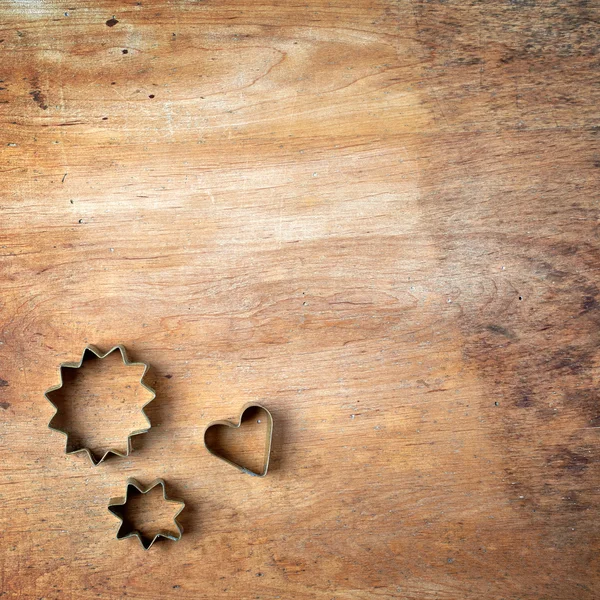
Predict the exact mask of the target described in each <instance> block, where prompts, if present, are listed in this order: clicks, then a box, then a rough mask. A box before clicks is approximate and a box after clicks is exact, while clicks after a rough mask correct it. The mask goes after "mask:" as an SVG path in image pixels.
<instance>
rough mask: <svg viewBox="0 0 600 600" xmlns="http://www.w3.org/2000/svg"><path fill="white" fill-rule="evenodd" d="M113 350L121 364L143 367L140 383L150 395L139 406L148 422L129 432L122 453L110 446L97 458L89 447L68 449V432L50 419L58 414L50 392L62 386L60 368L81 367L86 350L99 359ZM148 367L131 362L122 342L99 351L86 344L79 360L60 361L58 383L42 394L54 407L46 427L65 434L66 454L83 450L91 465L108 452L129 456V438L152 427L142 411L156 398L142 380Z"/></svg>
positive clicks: (153, 392) (101, 459) (97, 462)
mask: <svg viewBox="0 0 600 600" xmlns="http://www.w3.org/2000/svg"><path fill="white" fill-rule="evenodd" d="M115 350H118V351H119V352H120V353H121V358H122V359H123V364H124V365H125V366H127V367H144V372H143V373H142V376H141V377H140V385H141V386H142V387H143V388H144V389H145V390H147V391H148V392H150V394H151V396H152V397H151V398H150V399H149V400H148V401H147V402H146V403H145V404H144V405H143V406H142V408H141V411H142V414H143V415H144V418H145V419H146V422H147V423H148V427H146V428H145V429H138V430H136V431H134V432H133V433H130V434H129V435H128V436H127V450H126V451H125V452H124V453H123V452H121V451H120V450H115V449H112V448H111V449H109V450H107V451H106V452H105V453H104V454H103V455H102V457H101V458H99V459H98V458H96V456H94V454H93V453H92V451H91V450H90V449H89V448H76V449H75V450H69V449H68V448H69V434H68V432H66V431H63V430H62V429H59V428H58V427H53V426H52V421H54V418H55V417H56V415H57V414H58V412H59V408H58V406H56V404H54V402H52V400H51V399H50V394H52V392H55V391H56V390H59V389H60V388H62V386H63V377H62V370H63V369H79V368H80V367H81V365H83V361H84V360H85V359H86V354H87V353H88V352H89V353H91V354H93V355H94V356H96V357H97V358H99V359H103V358H106V357H107V356H108V355H109V354H112V353H113V352H114V351H115ZM149 368H150V366H149V365H148V364H146V363H140V362H131V361H130V360H129V358H128V357H127V351H126V350H125V347H124V346H123V345H122V344H118V345H117V346H114V347H113V348H111V349H110V350H109V351H108V352H101V351H100V350H98V348H96V346H92V345H89V346H86V347H85V349H84V350H83V354H82V355H81V359H80V360H79V362H66V363H61V364H60V365H59V367H58V373H59V377H60V383H59V384H58V385H55V386H53V387H51V388H49V389H47V390H46V391H45V393H44V396H45V397H46V400H48V402H50V404H52V406H53V407H54V408H55V409H56V412H55V413H54V415H52V418H51V419H50V422H49V423H48V427H49V428H50V429H52V431H58V432H59V433H62V434H63V435H65V436H66V437H67V440H66V442H65V453H66V454H77V453H79V452H85V453H86V454H87V455H88V456H89V458H90V460H91V461H92V464H93V465H99V464H100V463H101V462H102V461H103V460H104V459H105V458H106V457H107V456H108V455H109V454H115V455H117V456H129V453H130V452H131V438H132V437H133V436H134V435H140V434H142V433H146V432H148V431H149V430H150V428H151V427H152V423H150V419H149V418H148V415H147V414H146V413H145V412H144V408H145V407H146V406H148V404H150V402H152V400H154V398H156V392H155V391H154V390H153V389H152V388H151V387H150V386H148V385H146V384H145V383H144V381H143V379H144V376H145V375H146V373H147V372H148V369H149Z"/></svg>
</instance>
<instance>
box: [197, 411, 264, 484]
mask: <svg viewBox="0 0 600 600" xmlns="http://www.w3.org/2000/svg"><path fill="white" fill-rule="evenodd" d="M251 408H258V409H260V410H262V411H264V413H265V414H266V415H267V439H266V445H265V456H264V460H263V468H262V470H261V471H260V472H258V473H257V472H256V471H252V470H251V469H248V468H247V467H244V466H243V465H240V464H239V463H236V462H234V461H233V460H230V459H228V458H226V457H225V456H222V455H221V454H218V453H217V452H214V451H213V450H212V449H211V448H210V446H209V445H208V444H207V442H206V434H207V432H208V430H209V429H210V428H211V427H213V426H215V425H225V426H226V427H232V428H233V429H238V428H239V427H241V425H242V422H243V420H244V414H245V413H246V411H247V410H249V409H251ZM203 440H204V447H205V448H206V449H207V450H208V452H209V453H210V454H212V455H213V456H216V457H217V458H219V459H221V460H222V461H224V462H226V463H227V464H229V465H231V466H232V467H235V468H236V469H237V470H238V471H241V472H242V473H245V474H246V475H250V476H251V477H265V476H266V474H267V472H268V471H269V463H270V461H271V444H272V441H273V415H271V413H270V411H269V409H268V408H266V407H265V406H263V405H262V404H258V403H257V402H248V403H247V404H244V406H242V411H241V412H240V417H239V420H238V423H237V425H236V424H235V422H232V421H226V420H222V421H213V422H212V423H209V424H208V426H207V427H206V429H205V430H204V435H203Z"/></svg>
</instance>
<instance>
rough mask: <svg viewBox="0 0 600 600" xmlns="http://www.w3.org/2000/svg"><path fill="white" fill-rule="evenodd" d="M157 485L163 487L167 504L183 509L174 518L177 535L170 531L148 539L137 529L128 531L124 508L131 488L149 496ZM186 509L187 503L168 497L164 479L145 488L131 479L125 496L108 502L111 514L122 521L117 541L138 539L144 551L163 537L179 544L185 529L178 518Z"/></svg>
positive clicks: (157, 480) (155, 481) (161, 532)
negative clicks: (177, 505) (176, 505)
mask: <svg viewBox="0 0 600 600" xmlns="http://www.w3.org/2000/svg"><path fill="white" fill-rule="evenodd" d="M157 485H160V486H161V487H162V493H163V500H165V502H169V503H171V504H180V505H181V508H180V509H179V510H178V511H177V512H176V513H175V515H174V516H173V523H174V525H175V527H176V528H177V534H173V533H171V532H170V531H159V532H158V533H157V534H155V535H154V537H152V538H147V537H144V536H143V535H142V534H141V533H140V532H139V531H138V530H137V529H127V527H128V524H127V521H126V520H125V518H124V514H123V513H124V508H123V507H124V506H125V505H126V504H127V501H128V499H129V493H130V489H131V488H133V489H135V490H137V491H138V492H139V493H140V494H147V493H148V492H149V491H150V490H152V489H154V488H155V487H156V486H157ZM184 508H185V502H183V500H177V499H175V498H169V496H167V490H166V488H165V481H164V479H156V480H154V481H153V482H152V483H150V484H149V485H147V486H143V485H142V484H141V483H140V482H139V481H138V480H137V479H134V478H133V477H130V478H129V479H128V480H127V487H126V488H125V496H123V497H119V498H111V499H110V500H109V502H108V510H109V512H111V513H112V514H113V515H115V517H117V518H118V519H120V520H121V525H120V527H119V529H118V531H117V539H118V540H124V539H126V538H129V537H137V539H138V540H139V541H140V544H141V545H142V547H143V548H144V550H149V549H150V546H152V544H154V542H155V541H156V540H157V539H158V538H161V537H163V538H166V539H168V540H173V541H174V542H177V541H179V540H180V539H181V536H182V535H183V527H182V526H181V524H180V523H179V521H177V517H178V516H179V514H180V513H181V511H182V510H183V509H184Z"/></svg>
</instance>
